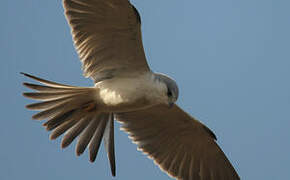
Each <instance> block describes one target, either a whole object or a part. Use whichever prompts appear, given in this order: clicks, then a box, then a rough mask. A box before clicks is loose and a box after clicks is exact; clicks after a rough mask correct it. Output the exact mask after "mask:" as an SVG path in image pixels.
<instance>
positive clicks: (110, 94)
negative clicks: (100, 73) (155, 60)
mask: <svg viewBox="0 0 290 180" xmlns="http://www.w3.org/2000/svg"><path fill="white" fill-rule="evenodd" d="M153 76H154V75H153V74H151V73H150V74H149V73H148V74H143V75H140V76H135V77H132V78H123V77H122V78H113V79H109V80H105V81H102V82H99V83H97V84H96V85H95V86H96V87H98V88H99V89H100V92H99V93H100V98H101V99H102V101H103V102H104V104H106V105H108V106H116V105H118V104H122V105H126V104H131V105H132V103H134V102H137V101H138V100H140V99H146V100H148V103H152V104H157V103H160V102H162V101H164V97H163V96H164V94H165V93H164V92H165V90H166V87H165V85H164V84H162V83H160V82H156V81H154V78H153Z"/></svg>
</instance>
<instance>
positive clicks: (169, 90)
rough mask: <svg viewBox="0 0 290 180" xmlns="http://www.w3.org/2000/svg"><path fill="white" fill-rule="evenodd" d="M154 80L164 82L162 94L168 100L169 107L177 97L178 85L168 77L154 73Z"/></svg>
mask: <svg viewBox="0 0 290 180" xmlns="http://www.w3.org/2000/svg"><path fill="white" fill-rule="evenodd" d="M154 75H155V80H157V81H159V82H160V83H162V84H164V85H165V87H166V89H165V90H164V92H163V93H164V96H166V99H167V100H168V102H167V103H168V105H169V106H170V107H171V106H172V105H173V104H174V103H175V102H176V101H177V99H178V95H179V92H178V87H177V84H176V82H175V81H174V80H173V79H171V78H170V77H168V76H166V75H164V74H160V73H155V74H154Z"/></svg>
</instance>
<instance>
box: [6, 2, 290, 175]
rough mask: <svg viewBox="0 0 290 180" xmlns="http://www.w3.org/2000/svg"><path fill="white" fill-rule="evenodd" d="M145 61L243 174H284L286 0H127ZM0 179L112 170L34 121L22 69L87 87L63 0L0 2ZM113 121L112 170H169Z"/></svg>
mask: <svg viewBox="0 0 290 180" xmlns="http://www.w3.org/2000/svg"><path fill="white" fill-rule="evenodd" d="M132 2H133V3H134V4H135V6H136V7H137V9H138V10H139V12H140V14H141V18H142V21H143V27H142V28H143V39H144V46H145V51H146V55H147V59H148V61H149V64H150V65H151V67H152V69H153V70H154V71H157V72H163V73H166V74H169V75H170V76H171V77H173V78H174V79H175V80H176V81H177V83H178V85H179V89H180V98H179V100H178V104H179V105H180V106H181V107H182V108H184V109H185V110H186V111H187V112H189V113H190V114H191V115H193V116H194V117H196V118H198V119H199V120H201V121H202V122H203V123H205V124H206V125H207V126H208V127H209V128H211V129H212V130H213V131H214V132H215V133H216V135H217V137H218V143H219V145H220V146H221V147H222V149H223V150H224V152H225V153H226V154H227V156H228V158H229V159H230V161H231V162H232V164H233V165H234V167H235V168H236V170H237V171H238V173H239V175H240V176H241V178H242V179H246V180H256V179H263V180H273V179H290V175H289V167H290V155H289V152H290V140H289V139H290V133H289V128H290V119H289V113H290V81H289V78H290V34H289V32H290V21H289V18H290V11H289V7H290V1H288V0H243V1H233V0H219V1H216V0H204V1H200V0H190V1H189V0H178V1H177V0H154V1H153V0H147V1H141V0H134V1H133V0H132ZM0 4H1V5H0V21H1V25H0V59H1V62H2V65H1V66H0V78H1V79H0V80H1V83H2V85H1V97H0V99H1V115H2V120H1V122H2V124H1V126H0V141H1V150H0V152H1V153H0V169H1V173H0V179H3V180H4V179H20V178H22V179H39V178H41V179H42V180H51V179H70V180H74V179H75V180H79V179H81V178H84V179H88V180H90V179H103V180H107V179H108V180H109V179H113V178H112V177H111V175H110V170H109V166H108V161H107V159H106V155H105V152H104V148H102V149H101V151H100V152H99V156H98V157H97V160H96V162H95V163H94V164H92V163H90V162H89V161H88V155H87V153H85V154H84V155H83V156H81V157H76V156H75V153H74V145H73V146H70V147H69V148H67V149H65V150H62V149H60V140H56V141H49V140H48V136H49V133H48V132H46V131H45V130H44V128H43V127H42V126H41V123H40V122H36V121H33V120H31V115H32V114H33V112H31V111H27V110H26V109H25V108H24V106H25V104H28V103H30V102H31V101H30V100H27V99H25V98H23V97H22V96H21V93H22V92H23V91H26V90H27V89H25V88H24V87H22V85H21V83H22V82H23V81H28V79H26V78H24V77H23V76H21V75H20V74H19V72H21V71H23V72H27V73H32V74H35V75H38V76H41V77H44V78H47V79H51V80H54V81H58V82H62V83H68V84H73V85H80V86H91V85H92V81H91V80H89V79H85V78H84V77H82V71H81V69H80V65H81V64H80V62H79V60H78V57H77V54H76V52H75V50H74V47H73V44H72V40H71V35H70V30H69V27H68V25H67V23H66V21H65V18H64V16H63V9H62V6H61V2H60V0H49V1H48V0H25V1H22V0H19V1H11V0H2V1H1V3H0ZM118 128H119V125H118V126H117V127H116V133H115V137H116V155H117V157H116V160H117V177H116V178H114V179H116V180H118V179H129V180H130V179H138V180H148V179H159V180H166V179H169V178H168V177H167V175H166V174H164V173H163V172H161V171H160V170H159V168H158V167H156V166H155V165H154V164H153V162H152V161H151V160H150V159H147V158H146V156H144V155H142V154H141V153H140V152H138V151H136V145H134V144H132V143H131V142H130V140H129V139H128V138H127V135H126V134H125V133H124V132H121V131H119V130H118Z"/></svg>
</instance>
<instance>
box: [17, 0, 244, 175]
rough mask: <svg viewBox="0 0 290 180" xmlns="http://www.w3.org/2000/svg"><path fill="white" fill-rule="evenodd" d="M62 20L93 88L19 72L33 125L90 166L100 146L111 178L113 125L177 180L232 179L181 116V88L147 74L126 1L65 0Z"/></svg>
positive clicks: (207, 134) (198, 129) (203, 135)
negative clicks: (38, 123) (71, 147)
mask: <svg viewBox="0 0 290 180" xmlns="http://www.w3.org/2000/svg"><path fill="white" fill-rule="evenodd" d="M62 4H63V7H64V14H65V17H66V20H67V22H68V25H69V26H70V29H71V34H72V39H73V42H74V46H75V48H76V51H77V53H78V55H79V59H80V60H81V62H82V69H83V72H84V73H83V75H84V76H85V77H86V78H91V79H92V80H93V81H94V86H92V87H78V86H71V85H67V84H61V83H56V82H53V81H50V80H45V79H42V78H39V77H36V76H34V75H31V74H27V73H22V74H23V75H24V76H26V77H27V78H30V79H31V80H34V81H36V82H38V83H30V82H24V83H23V85H24V86H26V87H27V88H29V89H31V90H33V91H32V92H31V91H30V92H24V93H23V96H25V97H27V98H30V99H33V100H36V101H37V102H34V103H32V104H28V105H26V108H27V109H29V110H36V111H38V112H37V113H36V114H34V115H33V116H32V118H33V119H35V120H45V122H44V123H43V126H45V128H46V129H47V130H48V131H51V133H50V139H51V140H54V139H56V138H58V137H60V136H62V141H61V147H62V148H66V147H68V146H69V145H70V144H71V143H72V142H73V141H74V140H75V139H77V140H76V141H77V143H76V150H75V151H76V155H77V156H79V155H81V154H83V153H84V151H85V150H86V149H88V153H89V160H90V161H91V162H94V161H95V159H96V157H97V153H98V150H99V148H100V144H101V142H102V141H103V142H104V147H105V149H106V152H107V155H108V159H109V163H110V167H111V174H112V176H116V163H115V147H114V141H115V139H114V124H115V122H116V121H117V122H120V123H121V129H122V130H123V131H125V132H127V133H128V136H129V138H130V139H131V140H132V141H133V142H134V143H136V144H137V148H138V150H140V151H142V152H143V153H144V154H146V155H147V156H148V157H149V158H151V159H152V160H153V161H154V163H155V164H156V165H158V166H159V168H160V169H161V170H162V171H164V172H165V173H166V174H167V175H168V176H169V177H172V178H175V179H180V180H238V179H240V177H239V175H238V174H237V172H236V170H235V169H234V167H233V166H232V164H231V162H230V161H229V160H228V159H227V157H226V155H225V154H224V152H223V151H222V149H221V148H220V147H219V146H218V144H217V142H216V140H217V138H216V135H215V134H214V133H213V131H211V130H210V129H209V128H208V127H207V126H206V125H204V124H203V123H201V122H200V121H198V120H196V119H195V118H194V117H192V116H191V115H190V114H188V113H187V112H185V111H184V110H182V109H181V108H180V107H179V106H178V105H177V104H176V101H177V99H178V96H179V89H178V86H177V84H176V82H175V81H174V80H173V79H172V78H171V77H169V76H167V75H165V74H162V73H155V72H153V71H152V70H151V69H150V67H149V65H148V63H147V59H146V56H145V53H144V48H143V44H142V33H141V17H140V14H139V13H138V11H137V9H136V8H135V7H134V6H133V5H132V4H131V3H130V1H129V0H63V1H62Z"/></svg>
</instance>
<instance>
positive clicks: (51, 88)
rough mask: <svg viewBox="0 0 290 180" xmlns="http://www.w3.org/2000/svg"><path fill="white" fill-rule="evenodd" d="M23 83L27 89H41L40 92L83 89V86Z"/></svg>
mask: <svg viewBox="0 0 290 180" xmlns="http://www.w3.org/2000/svg"><path fill="white" fill-rule="evenodd" d="M23 85H24V86H25V87H27V88H29V89H33V90H36V91H42V92H51V91H52V92H63V91H69V90H71V91H76V90H78V91H82V90H85V88H79V87H70V88H63V87H55V86H44V85H39V84H32V83H26V82H25V83H23Z"/></svg>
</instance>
